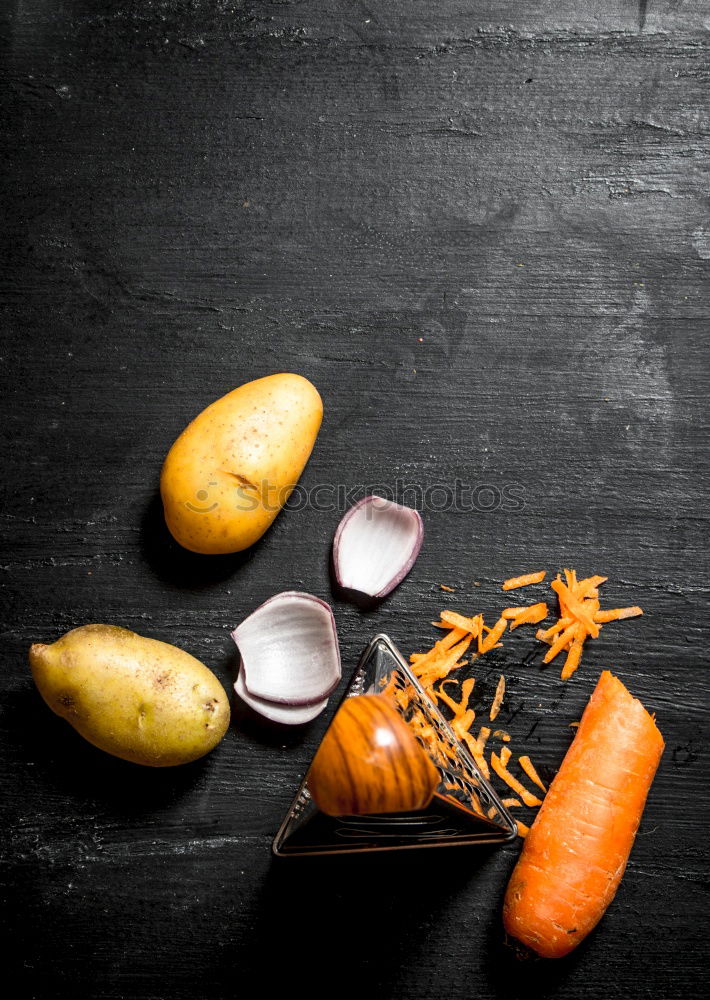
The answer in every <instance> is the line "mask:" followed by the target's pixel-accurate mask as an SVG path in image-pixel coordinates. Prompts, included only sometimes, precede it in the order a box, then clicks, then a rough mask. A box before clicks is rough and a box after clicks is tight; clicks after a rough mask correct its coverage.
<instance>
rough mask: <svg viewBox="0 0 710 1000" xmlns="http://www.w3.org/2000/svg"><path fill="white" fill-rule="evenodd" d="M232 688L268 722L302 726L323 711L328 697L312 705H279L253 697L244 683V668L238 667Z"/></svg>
mask: <svg viewBox="0 0 710 1000" xmlns="http://www.w3.org/2000/svg"><path fill="white" fill-rule="evenodd" d="M234 690H235V691H236V692H237V695H238V696H239V697H240V698H241V699H242V701H243V702H245V704H247V705H249V707H250V708H253V709H254V711H255V712H258V713H259V715H263V716H264V718H265V719H269V721H270V722H279V723H281V724H282V725H285V726H302V725H304V724H305V723H306V722H310V721H311V719H315V717H316V716H317V715H320V713H321V712H322V711H323V709H324V708H325V706H326V705H327V704H328V699H327V698H326V699H325V700H324V701H317V702H316V703H315V704H314V705H279V704H278V703H277V702H275V701H265V700H264V699H263V698H255V697H254V696H253V695H251V694H249V692H248V691H247V689H246V685H245V684H244V670H243V669H240V671H239V675H238V677H237V681H236V684H235V685H234Z"/></svg>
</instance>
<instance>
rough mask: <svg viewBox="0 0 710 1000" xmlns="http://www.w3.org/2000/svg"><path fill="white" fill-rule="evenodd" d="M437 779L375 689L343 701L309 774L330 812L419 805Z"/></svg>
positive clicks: (339, 813)
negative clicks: (372, 692) (373, 692)
mask: <svg viewBox="0 0 710 1000" xmlns="http://www.w3.org/2000/svg"><path fill="white" fill-rule="evenodd" d="M438 783H439V773H438V771H437V769H436V768H435V767H434V764H433V763H432V762H431V760H430V759H429V757H428V755H427V753H426V751H425V750H424V749H423V748H422V747H421V746H420V744H419V743H418V742H417V740H416V739H415V737H414V734H413V733H412V731H411V730H410V728H409V726H408V725H407V723H406V722H405V721H404V720H403V719H402V717H401V716H400V715H399V713H398V712H397V711H396V709H394V708H393V707H392V705H391V704H390V703H389V702H388V701H387V700H386V699H385V698H383V697H382V696H381V695H377V694H374V695H373V694H365V695H358V696H357V697H355V698H347V699H346V700H345V701H344V702H343V704H342V705H341V706H340V708H339V709H338V711H337V713H336V715H335V718H334V719H333V721H332V723H331V724H330V728H329V729H328V732H327V733H326V734H325V737H324V739H323V742H322V743H321V745H320V748H319V750H318V753H317V754H316V755H315V757H314V759H313V763H312V764H311V769H310V771H309V774H308V788H309V791H310V793H311V795H312V796H313V799H314V801H315V803H316V805H317V806H318V808H319V809H320V810H321V811H322V812H324V813H326V814H327V815H329V816H346V815H347V816H362V815H365V814H372V813H389V812H408V811H411V810H415V809H424V808H425V807H426V806H427V805H428V804H429V802H430V801H431V798H432V795H433V794H434V789H435V788H436V786H437V785H438Z"/></svg>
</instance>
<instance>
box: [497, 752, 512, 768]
mask: <svg viewBox="0 0 710 1000" xmlns="http://www.w3.org/2000/svg"><path fill="white" fill-rule="evenodd" d="M498 756H499V757H500V762H501V764H502V765H503V767H507V766H508V762H509V761H510V758H511V756H512V752H511V749H510V747H501V748H500V753H499V755H498Z"/></svg>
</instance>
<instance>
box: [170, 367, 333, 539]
mask: <svg viewBox="0 0 710 1000" xmlns="http://www.w3.org/2000/svg"><path fill="white" fill-rule="evenodd" d="M322 419H323V403H322V401H321V398H320V396H319V394H318V391H317V389H316V388H315V386H314V385H312V384H311V383H310V382H309V381H308V379H305V378H303V376H301V375H289V374H283V375H268V376H266V377H265V378H260V379H256V380H255V381H254V382H247V383H246V384H245V385H242V386H240V387H239V388H238V389H234V390H233V391H232V392H229V393H227V395H226V396H222V398H221V399H218V400H216V402H214V403H212V404H211V405H210V406H208V407H207V408H206V409H205V410H203V411H202V413H200V414H199V415H198V416H197V417H195V419H194V420H193V421H192V423H191V424H189V425H188V426H187V427H186V428H185V430H184V431H183V432H182V434H181V435H180V437H179V438H178V439H177V440H176V441H175V443H174V444H173V446H172V448H171V449H170V451H169V452H168V455H167V457H166V459H165V462H164V464H163V469H162V472H161V476H160V493H161V496H162V499H163V510H164V512H165V521H166V524H167V526H168V528H169V530H170V532H171V534H172V535H173V537H174V538H175V540H176V541H178V542H179V543H180V545H182V546H183V547H184V548H186V549H189V550H190V551H191V552H200V553H204V554H206V555H216V554H220V553H228V552H240V551H242V550H243V549H246V548H248V547H249V546H250V545H253V544H254V542H256V541H257V540H258V539H259V538H261V536H262V535H263V534H264V532H265V531H266V529H267V528H268V527H269V525H270V524H271V523H272V521H273V520H274V518H275V517H276V515H277V514H278V512H279V510H280V509H281V507H282V506H283V505H284V503H285V502H286V500H287V499H288V497H289V496H290V494H291V491H292V490H293V488H294V486H295V485H296V483H297V482H298V479H299V477H300V475H301V473H302V471H303V468H304V466H305V464H306V462H307V461H308V458H309V456H310V454H311V451H312V450H313V445H314V444H315V440H316V437H317V435H318V431H319V429H320V425H321V420H322Z"/></svg>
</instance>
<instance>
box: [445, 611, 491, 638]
mask: <svg viewBox="0 0 710 1000" xmlns="http://www.w3.org/2000/svg"><path fill="white" fill-rule="evenodd" d="M439 617H440V618H441V621H442V622H443V623H444V625H445V626H446V627H447V628H458V629H462V630H463V631H464V632H470V633H471V635H473V636H477V635H478V630H479V627H480V622H479V621H478V617H476V618H466V617H465V616H464V615H460V614H458V613H457V612H456V611H442V612H441V614H440V616H439ZM435 624H436V623H435Z"/></svg>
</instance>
